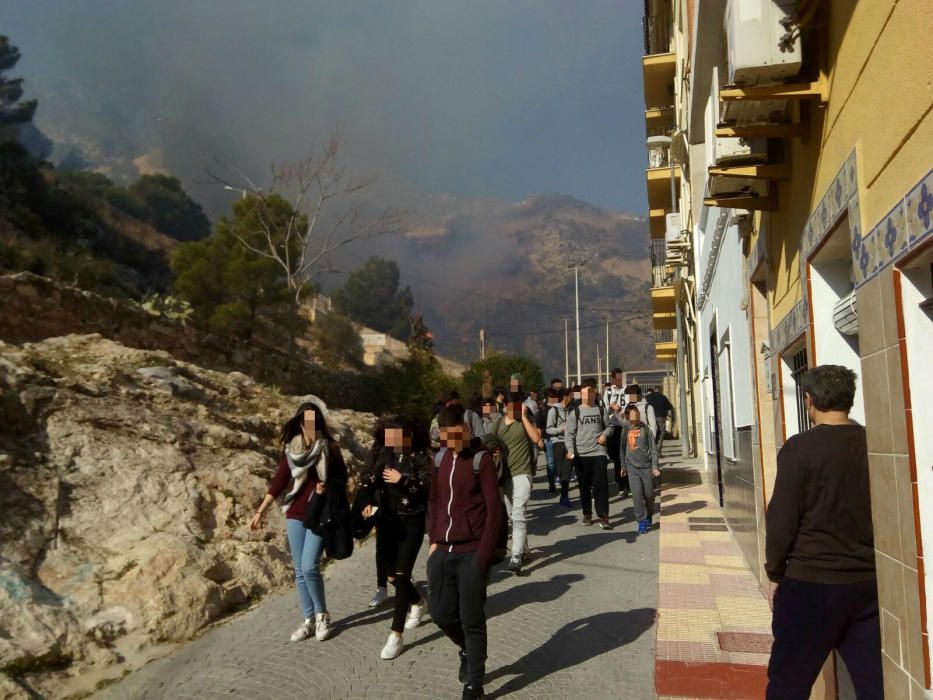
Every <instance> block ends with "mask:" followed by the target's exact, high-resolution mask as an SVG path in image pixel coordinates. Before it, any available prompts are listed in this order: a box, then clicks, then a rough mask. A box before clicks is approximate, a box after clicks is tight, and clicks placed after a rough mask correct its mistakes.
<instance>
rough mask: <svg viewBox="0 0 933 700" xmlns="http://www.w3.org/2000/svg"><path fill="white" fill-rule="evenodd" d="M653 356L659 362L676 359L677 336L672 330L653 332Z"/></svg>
mask: <svg viewBox="0 0 933 700" xmlns="http://www.w3.org/2000/svg"><path fill="white" fill-rule="evenodd" d="M654 356H655V357H656V358H657V359H658V360H660V361H661V362H676V361H677V336H676V334H675V333H674V331H673V330H656V331H655V332H654Z"/></svg>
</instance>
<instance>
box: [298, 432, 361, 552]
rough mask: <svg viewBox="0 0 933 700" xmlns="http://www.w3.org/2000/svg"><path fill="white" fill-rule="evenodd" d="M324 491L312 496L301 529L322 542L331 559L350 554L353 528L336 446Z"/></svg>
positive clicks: (344, 474) (332, 449)
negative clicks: (306, 530) (314, 535)
mask: <svg viewBox="0 0 933 700" xmlns="http://www.w3.org/2000/svg"><path fill="white" fill-rule="evenodd" d="M329 449H330V458H331V459H330V461H329V463H328V465H327V481H326V482H325V486H326V489H325V491H324V493H323V494H319V493H317V492H316V491H315V492H314V494H313V495H312V496H311V501H310V503H308V508H307V511H306V512H305V519H304V526H305V527H306V528H308V529H309V530H311V532H313V533H314V534H316V535H318V536H319V537H322V538H323V539H324V552H325V553H326V554H327V556H328V557H330V558H331V559H346V558H347V557H349V556H350V555H351V554H353V528H352V521H351V517H350V501H349V499H348V498H347V465H346V463H345V462H344V461H343V455H342V454H341V453H340V448H339V447H338V446H337V444H336V443H331V444H330V446H329Z"/></svg>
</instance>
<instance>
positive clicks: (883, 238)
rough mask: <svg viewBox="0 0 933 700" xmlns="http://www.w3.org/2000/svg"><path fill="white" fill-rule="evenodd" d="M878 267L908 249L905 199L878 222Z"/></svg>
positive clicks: (883, 265)
mask: <svg viewBox="0 0 933 700" xmlns="http://www.w3.org/2000/svg"><path fill="white" fill-rule="evenodd" d="M877 236H878V239H877V241H876V242H875V245H876V248H877V250H878V267H879V268H883V267H885V266H886V265H887V264H888V263H889V262H891V261H892V260H896V259H897V258H899V257H900V256H901V254H902V253H903V252H905V251H906V250H907V224H906V222H905V221H904V207H903V201H901V202H898V205H897V206H896V207H894V209H892V210H891V211H890V212H889V213H888V215H887V216H886V217H884V219H882V220H881V223H880V224H878V234H877Z"/></svg>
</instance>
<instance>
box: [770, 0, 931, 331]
mask: <svg viewBox="0 0 933 700" xmlns="http://www.w3.org/2000/svg"><path fill="white" fill-rule="evenodd" d="M828 11H829V14H828V24H827V27H826V29H825V30H824V31H825V34H824V38H825V42H826V43H825V46H826V69H827V74H828V79H829V103H828V104H827V105H826V106H824V107H816V106H815V105H814V104H805V105H803V106H802V109H803V110H804V111H805V112H807V114H806V115H805V117H806V121H807V122H808V134H807V136H806V137H804V138H802V139H790V140H788V141H785V147H786V148H787V149H788V151H789V158H790V162H791V167H792V172H793V178H792V179H791V181H790V182H785V183H779V184H778V185H777V191H778V206H779V209H778V211H776V212H774V213H772V214H770V215H769V214H765V215H764V216H766V217H769V221H768V231H769V234H768V239H769V240H768V244H769V253H770V259H771V285H770V289H769V297H770V298H769V303H770V306H771V320H772V323H773V324H775V323H778V322H779V321H780V320H781V319H782V318H784V317H785V316H786V315H787V313H788V312H790V310H791V309H793V307H794V305H795V304H797V303H798V302H799V301H800V300H801V298H802V290H801V281H800V267H801V265H800V262H801V261H800V236H801V233H802V232H803V230H804V226H805V225H806V222H807V218H808V216H809V215H810V213H811V212H812V211H813V210H814V209H815V208H816V206H817V204H818V203H819V201H820V199H821V198H822V197H823V195H824V194H825V193H826V191H827V189H828V188H829V186H830V185H831V183H832V181H833V178H834V177H836V175H837V173H838V172H839V170H840V168H841V167H842V165H843V163H844V162H845V159H846V158H847V157H848V156H849V154H850V153H851V152H852V149H853V148H855V149H856V150H857V153H858V156H857V164H858V186H859V200H860V205H861V206H860V218H861V221H860V222H859V224H860V230H861V231H862V233H863V235H864V234H865V233H868V232H869V231H871V229H872V227H873V226H875V224H877V223H878V222H879V221H880V220H881V219H882V218H884V216H885V214H887V213H888V211H889V210H890V209H891V207H893V206H894V205H895V204H896V203H897V202H898V201H899V200H900V199H901V198H902V197H903V196H904V195H905V194H906V193H907V191H908V190H909V189H910V188H911V187H912V186H913V185H914V184H916V183H917V181H918V180H920V179H921V178H922V177H923V176H924V175H925V174H926V173H927V171H928V170H929V168H930V166H931V164H933V113H931V112H933V83H931V79H930V75H931V67H933V41H931V38H930V28H931V27H933V2H930V0H899V1H898V2H895V1H894V0H871V1H870V2H858V3H856V2H854V0H833V1H832V2H831V3H829V10H828Z"/></svg>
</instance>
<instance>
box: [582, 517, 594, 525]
mask: <svg viewBox="0 0 933 700" xmlns="http://www.w3.org/2000/svg"><path fill="white" fill-rule="evenodd" d="M583 524H584V525H592V524H593V516H592V515H584V516H583Z"/></svg>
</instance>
